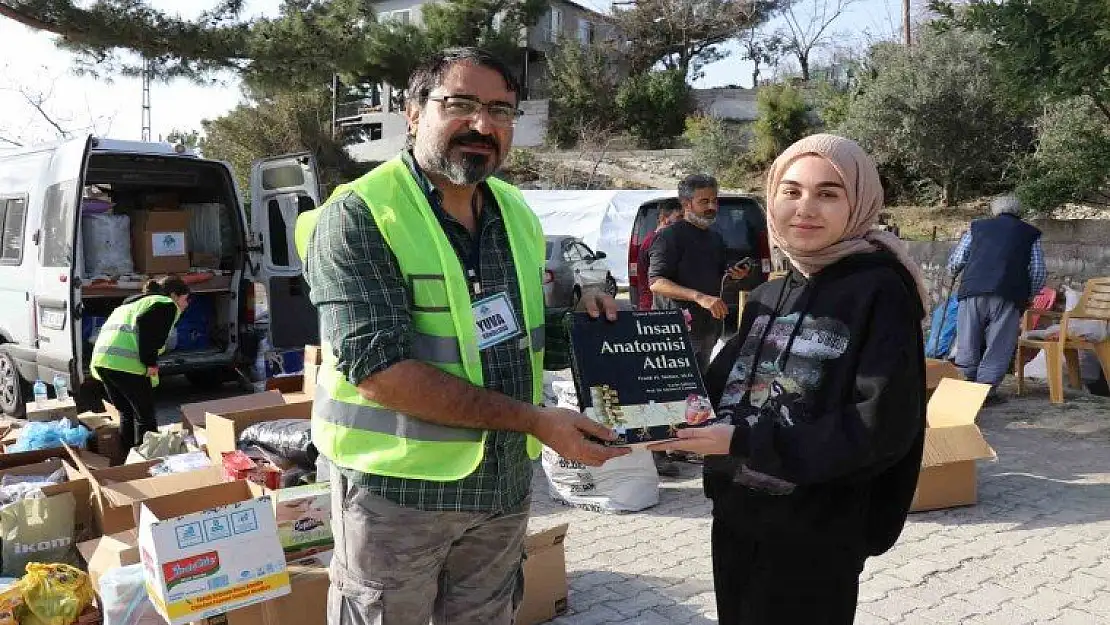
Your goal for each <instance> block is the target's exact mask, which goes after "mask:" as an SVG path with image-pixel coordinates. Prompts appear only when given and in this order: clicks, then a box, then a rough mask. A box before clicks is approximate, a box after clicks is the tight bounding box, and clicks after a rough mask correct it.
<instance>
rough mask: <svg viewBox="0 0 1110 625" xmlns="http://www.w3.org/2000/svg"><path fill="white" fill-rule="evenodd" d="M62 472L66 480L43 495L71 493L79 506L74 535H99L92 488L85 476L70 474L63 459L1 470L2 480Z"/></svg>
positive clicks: (81, 537)
mask: <svg viewBox="0 0 1110 625" xmlns="http://www.w3.org/2000/svg"><path fill="white" fill-rule="evenodd" d="M59 471H61V474H62V479H64V480H66V481H64V482H62V483H60V484H53V485H50V486H46V487H45V488H43V489H42V494H43V495H46V496H47V497H53V496H54V495H61V494H62V493H70V494H72V495H73V501H74V502H75V503H76V504H77V505H76V507H75V508H74V517H73V525H74V528H73V529H74V534H75V535H76V536H77V540H85V539H86V538H91V537H93V536H97V535H99V533H98V532H97V531H96V529H95V525H94V523H93V512H92V507H91V503H90V502H91V500H92V487H91V485H90V483H89V481H88V479H86V478H85V477H84V476H81V475H77V476H73V475H71V474H70V472H69V470H68V467H67V464H66V462H65V461H63V460H62V459H61V458H47V459H45V460H43V461H42V462H36V463H33V464H25V465H20V466H17V467H11V468H8V469H0V480H3V478H4V476H8V475H10V476H13V477H14V476H27V475H35V476H46V475H52V474H54V473H57V472H59Z"/></svg>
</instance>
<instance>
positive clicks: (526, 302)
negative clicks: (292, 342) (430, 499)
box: [294, 158, 546, 482]
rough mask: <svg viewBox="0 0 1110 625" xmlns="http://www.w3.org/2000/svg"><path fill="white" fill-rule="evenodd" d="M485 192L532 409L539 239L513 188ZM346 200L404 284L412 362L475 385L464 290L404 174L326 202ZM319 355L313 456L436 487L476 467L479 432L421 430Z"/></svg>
mask: <svg viewBox="0 0 1110 625" xmlns="http://www.w3.org/2000/svg"><path fill="white" fill-rule="evenodd" d="M488 184H489V187H490V189H491V190H492V191H493V195H494V197H495V198H496V200H497V204H498V206H499V207H500V208H501V216H502V218H503V220H504V222H505V228H506V230H507V231H508V235H509V246H510V248H511V249H512V254H513V264H514V265H515V267H516V277H517V283H518V284H519V286H520V293H521V299H522V301H523V307H524V311H523V313H524V314H523V316H524V326H525V331H526V332H525V336H524V338H523V339H521V340H522V345H524V344H526V348H527V349H528V350H529V356H530V362H531V366H532V401H533V403H535V404H539V403H540V401H541V400H542V397H543V345H544V299H543V285H542V275H543V271H544V264H545V262H546V260H545V256H546V246H545V242H544V237H543V230H542V229H541V227H540V222H539V219H537V218H536V215H535V214H534V213H533V212H532V210H531V209H530V208H528V205H527V203H525V201H524V196H523V195H521V193H520V191H519V190H518V189H517V188H516V187H513V186H512V185H510V184H508V183H505V182H502V181H500V180H496V179H494V178H490V179H489V180H488ZM348 191H352V192H354V193H355V194H357V195H358V196H359V197H360V198H362V200H363V202H365V203H366V205H367V206H368V207H369V209H370V214H371V215H372V216H373V218H374V221H375V222H376V223H377V225H378V228H379V230H381V233H382V236H383V237H384V238H385V241H386V243H387V244H388V245H389V247H390V249H391V250H392V251H393V254H394V255H395V256H396V257H397V262H398V264H399V265H400V269H401V273H402V274H403V275H404V278H405V280H406V281H407V282H408V286H409V292H410V295H411V298H412V321H413V327H414V330H415V332H416V334H415V337H414V340H413V354H414V356H415V357H416V358H417V359H418V360H421V361H423V362H426V363H428V364H429V365H432V366H434V367H437V368H439V369H440V370H442V371H444V372H446V373H450V374H452V375H455V376H458V377H460V378H463V379H465V380H467V381H469V382H470V383H471V384H473V385H475V386H483V378H482V362H481V359H480V356H479V352H478V337H477V331H476V330H475V326H474V314H473V311H472V309H471V300H470V285H469V283H468V282H467V280H466V278H465V276H464V274H463V267H462V264H461V263H460V262H459V258H458V255H457V254H456V253H455V250H454V248H453V247H452V246H451V243H450V241H448V239H447V235H446V234H444V232H443V228H442V226H441V225H440V222H439V219H438V218H437V217H436V215H435V213H434V212H433V211H432V207H431V206H430V205H429V204H428V199H427V197H426V196H425V195H424V191H423V190H422V189H421V188H420V187H419V186H418V185H417V182H416V180H415V179H414V178H413V175H412V173H411V172H410V171H409V169H408V166H406V165H405V163H404V162H403V161H402V160H401V159H400V158H395V159H393V160H390V161H387V162H386V163H383V164H382V165H380V166H378V167H376V168H374V169H373V170H371V171H370V172H369V173H367V174H366V175H364V176H362V177H361V178H359V179H358V180H355V181H354V182H351V183H349V184H346V185H341V186H339V187H338V188H336V190H335V191H334V192H333V193H332V196H331V198H336V197H338V196H339V195H340V194H342V193H345V192H348ZM329 200H330V198H329ZM320 210H321V209H319V208H317V209H315V210H312V211H308V212H305V213H303V214H302V215H300V216H299V217H298V218H297V224H296V229H295V233H294V241H295V243H296V247H297V253H298V254H299V255H300V256H301V258H302V259H304V258H305V254H306V253H307V249H308V242H309V239H310V238H311V237H312V232H313V230H314V229H315V227H316V223H317V221H318V220H319V216H320V215H319V211H320ZM313 251H314V254H326V253H327V250H313ZM321 347H322V349H321V351H322V352H323V364H322V365H321V366H320V369H319V373H318V377H317V386H316V396H315V399H314V402H313V407H312V441H313V443H314V444H315V445H316V448H317V449H318V450H319V452H320V453H321V454H323V455H324V456H326V457H327V458H329V459H330V460H331V461H332V462H334V463H335V464H337V465H339V466H340V467H344V468H347V469H352V470H355V471H359V472H362V473H370V474H374V475H384V476H390V477H401V478H410V479H421V480H431V481H439V482H447V481H455V480H459V479H462V478H464V477H466V476H467V475H469V474H470V473H472V472H473V471H474V470H475V469H476V468H477V467H478V464H479V463H480V462H481V460H482V454H483V449H484V443H485V439H486V436H487V431H486V430H479V429H470V428H456V427H449V426H444V425H439V424H436V423H432V422H429V421H423V420H421V419H417V418H414V417H410V416H407V415H404V414H401V413H399V412H397V411H395V410H391V409H389V408H386V407H384V406H382V405H380V404H377V403H375V402H372V401H370V400H368V399H366V398H365V397H363V396H362V395H361V394H359V392H358V388H357V387H356V386H354V385H353V384H351V383H350V382H348V381H347V380H346V378H345V377H344V376H343V374H341V373H340V372H339V370H338V369H337V368H336V359H335V355H334V352H333V350H332V348H331V346H330V345H327V344H326V343H325V344H323V345H321ZM527 449H528V455H529V457H530V458H532V459H533V460H534V459H536V458H538V457H539V454H540V449H541V447H540V444H539V442H538V441H537V440H535V439H534V438H533V437H531V436H529V437H528V445H527Z"/></svg>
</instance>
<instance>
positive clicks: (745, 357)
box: [705, 252, 925, 555]
mask: <svg viewBox="0 0 1110 625" xmlns="http://www.w3.org/2000/svg"><path fill="white" fill-rule="evenodd" d="M924 314H925V311H924V309H923V307H922V304H921V302H920V299H919V298H918V296H917V289H916V287H915V285H914V282H913V278H912V277H911V276H910V274H909V272H908V271H907V270H906V269H905V267H903V266H902V265H901V264H900V263H899V262H898V260H897V259H896V258H895V257H894V256H893V255H892V254H890V253H888V252H875V253H871V254H858V255H854V256H850V257H847V258H845V259H843V260H841V261H840V262H837V263H835V264H834V265H831V266H829V267H827V268H826V269H824V270H823V271H821V272H820V273H819V274H817V275H815V276H813V277H812V279H810V280H807V279H805V278H804V277H803V276H801V275H800V274H798V273H795V272H792V273H791V274H790V275H788V276H787V277H786V278H783V279H779V280H774V281H771V282H768V283H767V284H764V285H762V286H760V287H759V288H757V289H756V290H754V291H753V292H752V293H751V296H750V297H749V299H748V302H747V303H746V304H745V306H744V315H743V318H742V319H741V324H740V331H739V333H738V334H737V335H736V337H734V338H733V339H732V340H731V341H730V342H729V343H728V344H727V345H726V346H725V347H724V348H723V349H722V350H721V353H720V354H718V356H717V358H716V359H715V360H714V361H713V363H712V364H711V365H710V367H709V370H708V371H707V373H706V386H707V390H708V391H709V394H710V397H711V399H712V400H713V404H714V406H716V407H717V410H718V413H719V415H720V416H723V417H731V418H732V421H733V424H734V425H736V426H737V427H736V432H735V434H734V436H733V438H732V444H731V448H730V455H729V456H727V457H715V458H710V459H708V460H707V462H706V478H705V482H706V484H705V486H706V493H707V494H708V495H709V496H710V497H711V498H713V500H714V513H715V514H717V515H725V517H727V518H729V519H731V520H733V521H735V522H738V523H739V524H740V525H741V526H743V527H745V528H747V529H749V530H750V531H753V532H756V533H757V534H759V533H766V534H767V535H770V534H782V533H786V534H789V533H791V532H805V533H812V532H820V533H822V534H824V535H829V536H830V538H832V537H834V536H836V535H840V539H842V540H845V541H848V542H850V543H853V544H857V545H859V546H860V548H861V549H864V550H865V551H866V552H867V553H868V554H871V555H876V554H879V553H882V552H884V551H886V550H887V549H889V548H890V547H891V546H892V545H893V544H894V542H895V540H897V538H898V535H899V533H901V530H902V526H903V525H904V523H905V517H906V513H907V511H908V509H909V505H910V501H911V500H912V498H913V492H914V489H915V487H916V484H917V475H918V472H919V469H920V465H921V454H922V448H923V445H924V434H925V361H924V352H923V341H922V336H921V320H922V319H923V317H924ZM772 318H773V319H774V322H773V323H771V324H770V326H769V325H768V320H770V319H772ZM753 361H754V362H757V363H758V364H757V366H756V367H755V370H754V371H753Z"/></svg>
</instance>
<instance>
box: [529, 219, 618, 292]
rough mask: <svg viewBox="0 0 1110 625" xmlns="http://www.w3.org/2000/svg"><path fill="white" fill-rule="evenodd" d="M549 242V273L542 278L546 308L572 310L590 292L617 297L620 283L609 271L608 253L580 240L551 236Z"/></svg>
mask: <svg viewBox="0 0 1110 625" xmlns="http://www.w3.org/2000/svg"><path fill="white" fill-rule="evenodd" d="M546 239H547V270H546V271H545V272H544V277H543V295H544V303H545V305H546V306H547V308H569V307H571V306H573V305H574V304H575V303H576V302H577V301H578V300H579V299H580V298H581V297H582V293H583V292H584V291H586V290H587V289H601V290H603V291H605V292H606V293H608V294H610V295H613V296H614V297H615V296H616V294H617V281H616V279H615V278H613V274H612V273H610V271H609V264H608V263H606V262H604V261H605V252H595V251H593V250H591V249H590V248H589V246H587V245H586V244H585V243H583V242H582V240H581V239H579V238H577V237H573V236H569V235H552V236H548V237H546Z"/></svg>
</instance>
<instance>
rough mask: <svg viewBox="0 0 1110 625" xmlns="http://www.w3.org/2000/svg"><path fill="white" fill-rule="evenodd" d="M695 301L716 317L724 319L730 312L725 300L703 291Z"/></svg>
mask: <svg viewBox="0 0 1110 625" xmlns="http://www.w3.org/2000/svg"><path fill="white" fill-rule="evenodd" d="M694 301H695V303H697V305H698V306H701V307H702V308H704V309H706V310H708V311H709V314H711V315H713V318H714V319H724V318H725V315H727V314H728V306H726V305H725V302H724V300H722V299H721V298H719V297H713V296H712V295H706V294H705V293H702V294H701V295H700V296H699V297H698V299H696V300H694Z"/></svg>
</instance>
